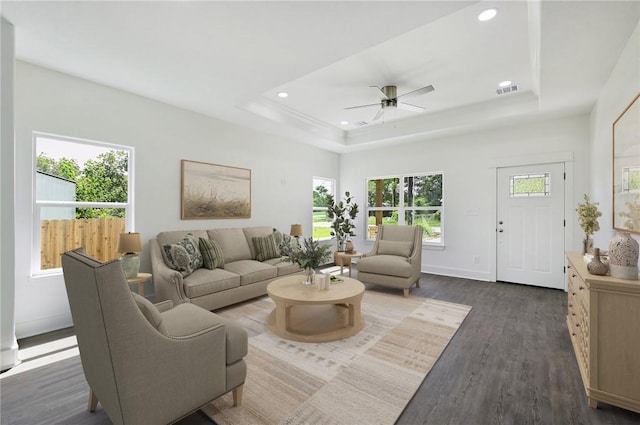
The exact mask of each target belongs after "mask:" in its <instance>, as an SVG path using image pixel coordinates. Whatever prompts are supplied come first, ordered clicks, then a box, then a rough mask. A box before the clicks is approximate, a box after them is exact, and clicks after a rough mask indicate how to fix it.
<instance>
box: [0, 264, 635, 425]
mask: <svg viewBox="0 0 640 425" xmlns="http://www.w3.org/2000/svg"><path fill="white" fill-rule="evenodd" d="M354 273H355V270H354ZM420 283H421V285H420V288H412V289H411V292H410V293H411V296H417V295H419V296H425V297H430V298H434V299H438V300H443V301H451V302H454V303H460V304H466V305H471V306H473V310H472V311H471V313H470V314H469V315H468V317H467V318H466V320H465V321H464V323H463V324H462V326H461V327H460V329H459V330H458V332H457V333H456V335H455V337H454V338H453V340H452V341H451V342H450V343H449V346H448V347H447V349H446V350H445V352H444V353H443V355H442V356H441V357H440V359H439V360H438V361H437V362H436V364H435V365H434V367H433V368H432V370H431V372H430V373H429V375H428V376H427V377H426V378H425V380H424V382H423V383H422V385H421V387H420V388H419V389H418V391H417V392H416V394H415V396H414V397H413V399H412V400H411V402H410V403H409V404H408V405H407V407H406V408H405V410H404V412H403V413H402V415H401V416H400V418H399V419H398V422H397V424H399V425H418V424H585V425H590V424H592V425H601V424H602V425H627V424H628V425H631V424H636V425H637V424H639V423H640V415H639V414H636V413H633V412H629V411H626V410H624V409H619V408H616V407H613V406H608V405H605V404H601V405H600V406H599V408H598V409H597V410H594V409H590V408H589V407H588V405H587V400H586V397H585V394H584V388H583V386H582V382H581V378H580V373H579V371H578V366H577V363H576V359H575V356H574V354H573V351H572V347H571V342H570V340H569V335H568V332H567V328H566V323H565V315H566V298H567V297H566V294H565V293H564V292H562V291H558V290H553V289H544V288H536V287H530V286H524V285H513V284H506V283H500V282H498V283H491V282H479V281H473V280H468V279H461V278H454V277H445V276H435V275H426V274H424V275H423V276H422V279H421V282H420ZM367 288H368V289H367V290H368V291H380V292H389V293H394V294H396V295H397V296H398V297H402V292H400V291H398V290H396V289H388V288H382V287H373V286H370V285H367ZM67 332H68V331H67ZM63 333H64V332H63ZM43 340H46V336H44V337H43V336H39V337H37V338H35V339H29V340H25V341H20V346H21V347H24V346H25V345H29V344H34V343H40V342H41V341H43ZM0 393H1V394H0V395H1V397H0V418H1V423H2V424H3V425H4V424H6V425H18V424H20V425H35V424H78V425H102V424H109V423H110V421H109V418H108V417H107V415H106V414H105V412H104V410H103V409H102V406H101V405H100V404H98V408H97V410H96V412H95V413H89V412H88V411H87V410H86V401H87V394H88V386H87V384H86V381H85V380H84V375H83V373H82V366H81V364H80V360H79V358H78V357H75V358H71V359H67V360H63V361H60V362H57V363H54V364H51V365H48V366H44V367H42V368H39V369H37V370H34V371H30V372H24V373H21V374H19V375H15V376H9V377H6V378H3V379H2V380H0ZM179 423H180V424H181V425H198V424H210V423H211V421H210V420H209V419H208V418H207V417H206V416H205V415H204V414H203V413H201V412H195V413H193V414H192V415H190V416H188V417H186V418H184V419H183V420H182V421H180V422H179Z"/></svg>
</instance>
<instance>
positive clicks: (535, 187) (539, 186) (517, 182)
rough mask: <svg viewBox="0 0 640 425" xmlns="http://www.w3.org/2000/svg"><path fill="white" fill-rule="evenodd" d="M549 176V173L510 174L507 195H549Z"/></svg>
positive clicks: (516, 196)
mask: <svg viewBox="0 0 640 425" xmlns="http://www.w3.org/2000/svg"><path fill="white" fill-rule="evenodd" d="M549 178H550V175H549V173H536V174H518V175H512V176H510V177H509V196H510V197H512V198H519V197H532V196H549V193H550V192H549Z"/></svg>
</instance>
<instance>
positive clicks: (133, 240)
mask: <svg viewBox="0 0 640 425" xmlns="http://www.w3.org/2000/svg"><path fill="white" fill-rule="evenodd" d="M116 251H117V252H119V253H121V254H123V253H133V252H140V251H142V242H141V240H140V233H131V232H129V233H120V237H119V238H118V247H117V248H116Z"/></svg>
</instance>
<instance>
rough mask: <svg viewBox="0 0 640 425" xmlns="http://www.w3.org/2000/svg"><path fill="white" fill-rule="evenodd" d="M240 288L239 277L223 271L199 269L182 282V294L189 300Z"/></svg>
mask: <svg viewBox="0 0 640 425" xmlns="http://www.w3.org/2000/svg"><path fill="white" fill-rule="evenodd" d="M238 286H240V276H238V275H237V274H235V273H232V272H229V271H227V270H224V269H219V268H218V269H213V270H208V269H205V268H201V269H198V270H196V271H195V272H193V274H192V275H191V276H189V277H188V278H187V279H184V281H183V287H184V292H185V294H187V297H189V298H196V297H201V296H203V295H207V294H213V293H215V292H220V291H224V290H227V289H231V288H237V287H238Z"/></svg>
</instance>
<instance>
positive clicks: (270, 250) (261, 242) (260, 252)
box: [253, 234, 280, 261]
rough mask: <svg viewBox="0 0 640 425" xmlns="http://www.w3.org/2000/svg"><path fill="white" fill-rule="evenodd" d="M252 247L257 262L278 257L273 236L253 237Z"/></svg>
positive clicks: (278, 253)
mask: <svg viewBox="0 0 640 425" xmlns="http://www.w3.org/2000/svg"><path fill="white" fill-rule="evenodd" d="M253 247H254V248H255V250H256V260H258V261H265V260H269V259H271V258H278V257H280V250H279V249H278V246H277V245H276V240H275V238H274V237H273V234H271V235H267V236H256V237H254V238H253Z"/></svg>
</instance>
